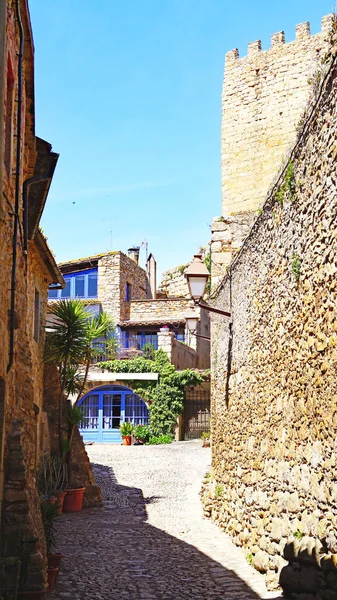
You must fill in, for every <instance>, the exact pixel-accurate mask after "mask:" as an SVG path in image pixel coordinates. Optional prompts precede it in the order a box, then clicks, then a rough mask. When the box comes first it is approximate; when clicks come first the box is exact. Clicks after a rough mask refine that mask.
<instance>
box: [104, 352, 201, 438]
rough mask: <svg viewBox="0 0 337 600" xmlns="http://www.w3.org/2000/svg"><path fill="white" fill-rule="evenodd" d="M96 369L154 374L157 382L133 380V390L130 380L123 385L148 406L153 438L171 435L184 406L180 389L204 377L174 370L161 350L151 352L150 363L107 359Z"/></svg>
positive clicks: (194, 373) (135, 360)
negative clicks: (130, 388) (129, 388)
mask: <svg viewBox="0 0 337 600" xmlns="http://www.w3.org/2000/svg"><path fill="white" fill-rule="evenodd" d="M99 367H101V368H102V369H106V370H107V371H110V372H112V373H158V375H159V378H158V382H156V381H137V387H135V382H134V381H128V382H127V384H128V385H129V386H131V387H132V389H133V391H134V392H135V393H136V394H139V396H141V397H142V398H143V399H144V400H145V402H146V403H147V404H148V406H149V410H150V428H151V431H152V433H153V435H166V434H171V433H172V431H173V428H174V426H175V424H176V422H177V417H178V416H179V415H180V414H181V413H182V410H183V407H184V388H185V387H187V386H193V385H197V384H199V383H202V382H203V381H205V378H206V376H205V375H204V374H201V373H197V372H195V371H191V370H190V369H185V370H184V371H177V370H176V368H175V367H174V365H172V364H171V362H170V360H169V358H168V356H167V354H166V352H164V351H163V350H157V351H156V352H155V353H154V360H149V359H146V358H135V359H131V360H109V361H106V362H101V363H99Z"/></svg>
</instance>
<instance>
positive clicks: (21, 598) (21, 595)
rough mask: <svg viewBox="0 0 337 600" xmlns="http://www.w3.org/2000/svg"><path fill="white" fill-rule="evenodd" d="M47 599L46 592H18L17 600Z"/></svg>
mask: <svg viewBox="0 0 337 600" xmlns="http://www.w3.org/2000/svg"><path fill="white" fill-rule="evenodd" d="M45 597H46V591H45V590H33V591H30V592H18V595H17V600H25V599H26V598H27V599H28V600H44V598H45Z"/></svg>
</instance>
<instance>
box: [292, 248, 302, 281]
mask: <svg viewBox="0 0 337 600" xmlns="http://www.w3.org/2000/svg"><path fill="white" fill-rule="evenodd" d="M291 258H292V263H291V272H292V274H293V276H294V277H295V281H298V280H299V278H300V275H301V259H300V257H299V256H298V254H293V255H292V257H291Z"/></svg>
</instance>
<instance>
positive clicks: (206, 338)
mask: <svg viewBox="0 0 337 600" xmlns="http://www.w3.org/2000/svg"><path fill="white" fill-rule="evenodd" d="M189 331H190V333H191V334H192V335H194V337H196V338H201V339H202V340H207V341H208V342H210V341H211V338H209V337H207V336H206V335H199V333H194V331H192V330H191V329H190V330H189Z"/></svg>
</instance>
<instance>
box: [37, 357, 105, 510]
mask: <svg viewBox="0 0 337 600" xmlns="http://www.w3.org/2000/svg"><path fill="white" fill-rule="evenodd" d="M59 398H60V377H59V373H58V370H57V368H56V367H55V366H54V365H45V368H44V410H45V411H46V414H47V415H48V426H49V435H50V450H51V453H52V454H54V455H56V456H58V454H59V431H58V407H59ZM66 408H67V403H66V401H65V400H64V401H63V430H64V431H65V432H66V431H67V419H66ZM71 456H72V461H71V472H72V481H71V485H74V486H78V487H85V488H86V489H85V492H84V498H83V506H84V507H86V506H99V505H101V504H102V495H101V491H100V488H99V487H98V486H97V485H96V482H95V478H94V475H93V472H92V468H91V464H90V461H89V457H88V455H87V452H86V450H85V446H84V443H83V439H82V436H81V435H80V433H79V431H78V428H77V427H76V428H75V430H74V436H73V443H72V455H71Z"/></svg>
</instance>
